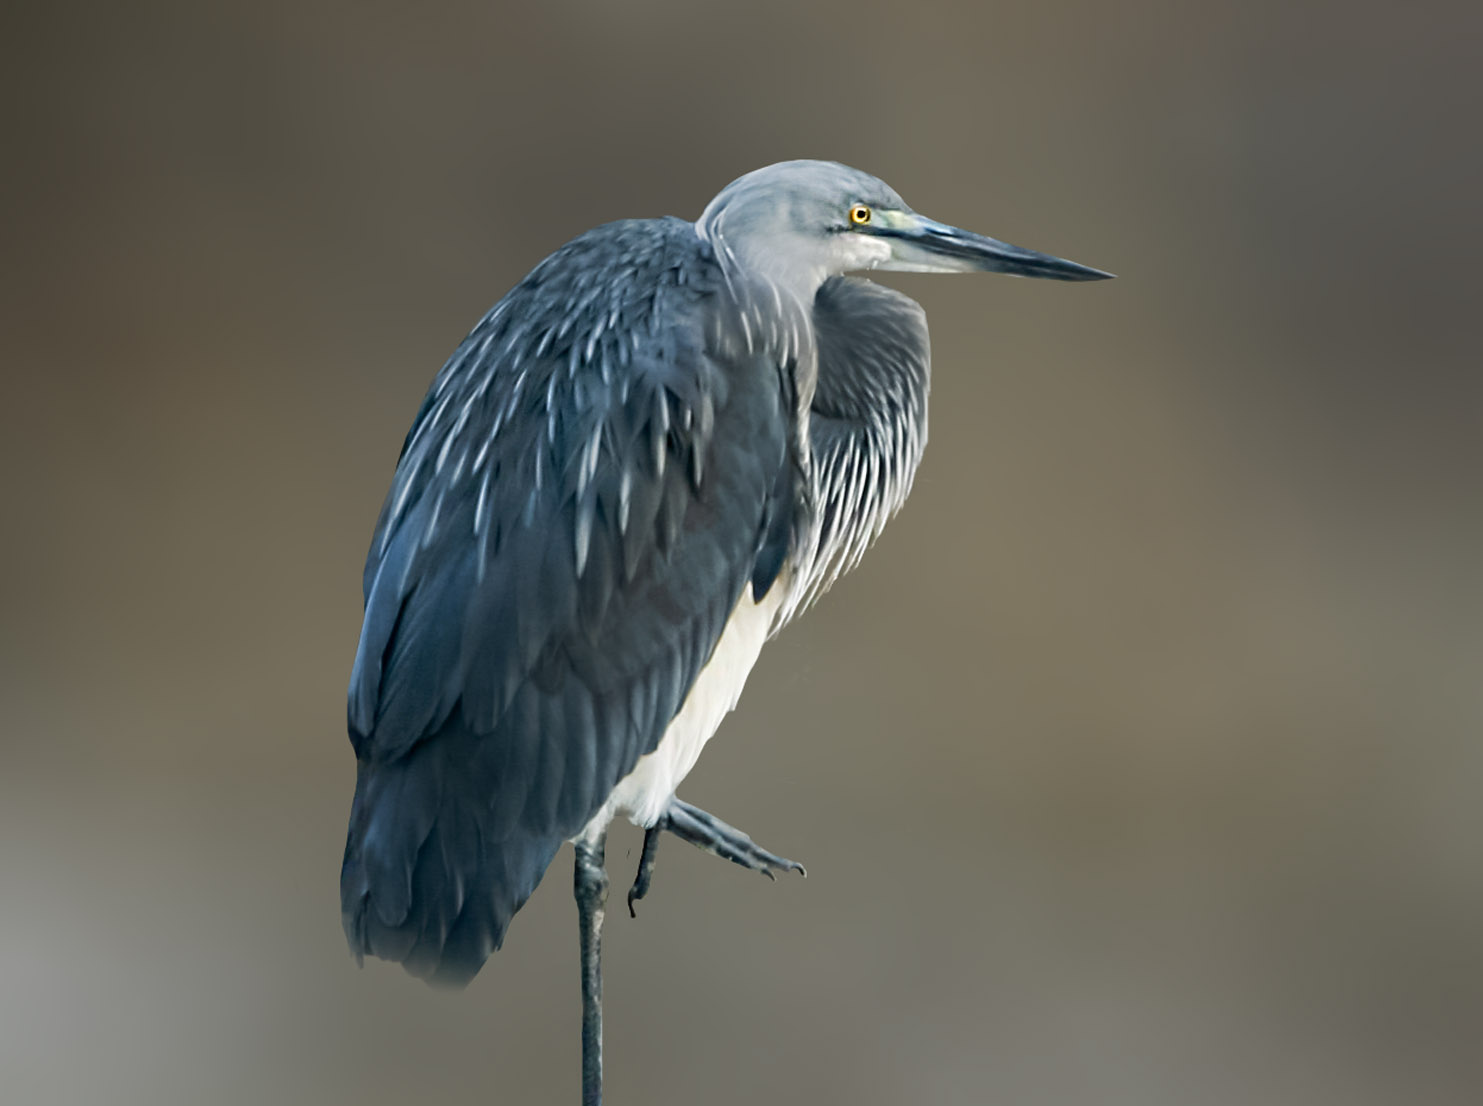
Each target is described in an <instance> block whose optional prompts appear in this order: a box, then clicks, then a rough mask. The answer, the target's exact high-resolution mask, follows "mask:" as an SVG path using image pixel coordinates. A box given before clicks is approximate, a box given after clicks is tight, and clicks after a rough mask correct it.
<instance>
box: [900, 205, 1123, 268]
mask: <svg viewBox="0 0 1483 1106" xmlns="http://www.w3.org/2000/svg"><path fill="white" fill-rule="evenodd" d="M892 215H893V216H894V217H888V219H882V220H881V221H880V223H879V224H878V225H876V226H874V227H873V228H872V230H873V232H874V233H875V234H876V235H877V236H879V237H881V238H886V239H889V240H890V243H891V257H890V258H889V259H888V260H886V261H883V262H882V263H881V264H880V265H879V266H877V268H881V269H898V270H903V271H907V272H923V273H973V272H982V273H1008V274H1010V275H1011V276H1023V277H1041V278H1044V279H1046V280H1108V279H1110V278H1111V277H1112V275H1113V274H1112V273H1104V272H1103V271H1102V270H1101V269H1093V268H1091V267H1089V266H1087V265H1078V264H1077V263H1076V262H1074V261H1066V260H1064V259H1062V258H1059V257H1052V256H1051V255H1050V254H1048V253H1038V252H1036V251H1035V250H1027V249H1025V248H1024V247H1022V246H1011V245H1010V244H1009V243H1008V242H1001V241H999V240H998V239H997V238H989V237H986V236H985V235H982V234H974V233H973V232H972V231H971V230H961V229H959V228H958V227H950V226H948V225H947V224H946V223H939V222H936V221H935V220H932V219H927V218H925V217H923V216H921V215H916V214H905V213H900V214H897V213H892Z"/></svg>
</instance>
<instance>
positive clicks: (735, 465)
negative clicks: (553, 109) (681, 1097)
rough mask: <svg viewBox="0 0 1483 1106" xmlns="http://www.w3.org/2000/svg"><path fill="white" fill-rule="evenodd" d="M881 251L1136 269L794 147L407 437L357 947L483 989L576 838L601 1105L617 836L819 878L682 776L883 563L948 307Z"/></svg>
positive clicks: (656, 236)
mask: <svg viewBox="0 0 1483 1106" xmlns="http://www.w3.org/2000/svg"><path fill="white" fill-rule="evenodd" d="M867 269H899V270H911V271H916V272H954V273H957V272H972V271H988V272H999V273H1011V274H1014V275H1017V276H1031V277H1049V278H1052V279H1055V280H1098V279H1101V278H1103V277H1106V276H1108V275H1109V274H1107V273H1103V272H1100V271H1098V270H1096V269H1089V268H1086V267H1085V266H1082V265H1077V264H1075V263H1073V262H1070V261H1063V260H1060V259H1059V258H1055V257H1050V256H1048V255H1046V254H1042V253H1036V252H1034V251H1032V250H1025V249H1021V248H1019V247H1017V246H1011V245H1008V244H1006V243H1004V242H999V241H996V240H995V239H992V238H985V237H983V236H981V235H978V234H973V233H971V232H969V231H964V230H958V229H956V228H954V227H950V226H947V225H945V224H942V223H938V222H934V221H933V220H931V219H928V218H925V217H923V216H921V215H918V214H917V213H916V212H914V211H912V210H911V209H910V208H909V207H907V206H906V204H905V203H904V202H903V201H902V199H901V197H900V196H898V195H897V194H896V193H895V192H893V191H892V190H891V189H890V188H889V187H887V186H886V185H885V184H884V183H882V182H881V181H879V180H877V179H876V178H874V177H872V176H869V175H868V174H866V173H862V172H859V171H858V170H855V169H850V168H848V167H846V166H843V165H838V164H835V163H832V162H821V161H791V162H784V163H782V164H778V165H772V166H769V167H767V168H765V169H759V170H757V171H756V172H753V173H749V174H747V175H746V176H744V177H741V178H740V179H739V180H736V181H734V182H733V183H731V184H730V185H728V186H727V187H726V188H725V189H723V190H722V191H721V193H720V194H719V195H718V196H717V197H716V198H715V199H714V200H712V201H711V203H710V204H709V205H708V206H707V207H706V209H705V211H704V212H703V213H702V214H701V216H700V218H699V219H697V220H696V221H695V222H693V223H691V222H686V221H684V220H681V219H674V218H669V219H644V220H630V221H625V222H617V223H609V224H607V225H606V226H601V227H598V228H597V229H595V230H592V231H589V232H587V233H586V234H583V235H581V236H580V237H578V238H576V239H574V240H573V241H571V242H569V243H568V244H567V245H565V246H563V247H562V248H561V249H559V250H557V251H556V252H555V253H553V254H552V255H551V256H550V257H548V258H546V259H545V260H544V261H542V262H541V263H540V264H539V265H537V266H536V267H535V269H534V270H533V271H532V272H531V273H530V275H529V276H527V277H526V278H525V279H524V280H522V281H521V282H520V283H519V284H518V285H517V286H516V287H515V288H514V289H512V290H511V291H510V292H509V294H508V295H506V296H505V297H504V298H503V299H502V300H500V302H499V303H498V304H496V305H495V307H494V308H493V309H492V310H491V311H490V312H489V313H488V314H487V315H485V316H484V318H483V319H482V320H480V322H479V324H478V325H477V326H476V327H474V329H473V331H472V332H471V333H470V334H469V335H468V337H467V338H465V339H464V341H463V344H462V345H460V346H459V347H458V349H457V351H456V352H455V353H454V354H453V356H452V357H451V358H450V359H449V360H448V363H447V364H446V365H444V366H443V369H442V371H441V372H439V373H438V375H437V378H436V380H435V381H434V382H433V385H432V388H431V390H430V391H429V392H428V395H427V398H426V399H425V400H424V401H423V404H422V408H421V410H419V411H418V413H417V417H416V419H415V420H414V422H413V424H412V429H411V432H410V433H409V434H408V435H407V439H406V442H405V444H404V445H403V447H402V454H401V459H400V461H399V462H398V464H397V468H396V474H395V476H394V478H393V480H392V486H391V491H390V493H389V494H388V496H387V499H386V504H385V506H384V507H383V508H382V510H381V517H380V520H379V521H378V522H377V524H376V530H375V535H374V537H373V538H372V541H371V551H370V555H369V556H368V558H367V560H366V566H365V574H364V580H363V585H364V590H365V621H364V624H363V627H362V629H361V636H360V645H359V648H358V649H357V651H356V655H355V666H354V670H353V672H352V674H351V678H350V694H349V727H350V740H351V744H352V745H353V746H354V747H355V755H356V767H357V772H356V785H355V799H354V804H353V806H352V808H351V813H350V832H349V839H348V840H347V842H346V845H345V859H344V864H343V867H342V870H341V876H340V894H341V906H342V909H343V916H344V923H345V932H346V935H347V936H348V937H349V940H350V945H351V948H352V949H353V950H354V951H355V953H356V954H357V956H364V955H366V954H370V955H372V956H379V957H383V958H385V959H387V960H393V961H399V962H401V964H402V965H403V966H404V967H405V968H406V969H407V970H408V971H409V972H411V973H412V974H414V975H417V976H421V977H424V978H427V979H429V980H432V981H434V982H443V983H450V984H454V985H463V984H466V983H467V982H468V981H469V980H470V979H472V978H473V976H474V975H475V973H476V972H478V970H479V968H480V966H481V965H482V964H483V963H484V961H485V960H486V959H487V958H488V957H489V955H490V953H492V952H493V951H494V950H495V949H497V948H499V946H500V944H501V942H502V941H503V940H504V936H505V931H506V928H507V927H508V926H509V924H510V919H511V917H512V916H513V915H514V914H515V912H516V911H517V910H519V909H520V907H521V905H522V904H524V902H525V901H526V899H527V898H528V897H529V896H530V894H531V892H533V891H534V890H535V888H536V885H537V884H538V883H539V882H540V880H541V877H542V875H543V874H544V873H545V871H546V868H547V866H548V865H549V864H550V863H551V860H552V858H553V857H554V856H555V854H556V851H557V849H558V848H559V847H560V846H561V843H562V842H563V841H571V842H572V843H573V844H574V846H575V853H576V874H575V890H576V898H577V903H578V907H579V915H580V935H581V952H582V974H581V978H582V997H583V1018H582V1074H583V1101H584V1102H585V1103H587V1104H589V1106H591V1104H595V1103H597V1102H599V1101H600V1099H601V1094H602V1051H601V1050H602V1036H601V1033H602V1023H601V997H602V991H601V973H600V964H599V956H600V942H601V931H602V921H603V911H604V906H605V903H606V899H607V875H606V872H605V870H604V864H603V844H604V840H605V838H606V835H607V829H608V825H609V823H610V822H611V821H612V820H613V819H614V818H615V817H617V816H619V815H622V816H624V817H627V818H629V819H631V820H632V821H633V822H634V823H636V824H637V825H639V826H642V827H644V828H645V830H646V831H647V832H646V835H645V838H644V845H643V852H642V856H641V859H640V862H639V871H638V875H637V878H636V879H635V881H634V885H633V889H632V890H631V891H630V892H629V906H630V908H632V905H633V901H634V900H635V899H637V898H640V897H642V896H643V894H644V892H645V891H646V890H647V889H648V884H649V878H650V875H651V873H652V870H653V863H654V855H655V848H656V845H657V843H658V837H659V834H660V832H661V831H665V830H667V831H669V832H671V833H673V834H675V835H676V836H678V837H681V838H683V839H684V840H686V841H689V842H690V843H691V844H694V845H697V846H699V847H700V848H702V849H706V850H708V851H710V852H712V853H715V854H716V855H718V856H722V857H725V858H726V859H728V860H732V861H735V862H736V863H738V864H741V865H743V866H745V867H747V868H751V869H754V870H756V871H760V872H763V873H766V874H768V875H771V874H772V873H773V872H774V870H780V869H798V870H799V871H801V870H802V869H801V867H800V866H799V865H797V864H795V863H794V862H793V861H791V860H787V859H784V858H783V857H780V856H777V855H775V854H773V853H771V852H768V851H767V850H765V849H762V848H760V847H759V846H758V845H756V844H755V843H754V842H753V841H752V839H751V838H750V837H748V836H747V835H746V834H744V833H742V832H741V831H739V830H737V829H735V828H733V827H731V826H729V825H727V824H726V823H724V822H722V821H720V820H719V819H717V818H715V817H713V816H711V815H710V814H707V813H706V812H705V811H703V810H700V809H698V808H696V807H694V806H691V805H689V804H688V803H685V802H683V801H681V800H680V799H679V798H677V797H676V795H675V788H676V787H677V786H678V785H679V783H680V781H681V780H683V779H684V778H685V775H686V773H688V772H689V771H690V769H691V767H692V766H694V764H695V761H696V758H697V757H698V756H699V755H700V751H701V748H702V747H703V746H704V745H705V743H706V741H707V740H708V739H709V738H710V736H711V734H712V733H714V732H715V730H716V728H717V727H718V726H719V725H720V724H721V720H722V718H723V717H724V716H725V715H726V713H727V712H728V711H730V710H731V708H732V707H733V706H734V705H735V704H736V701H737V697H738V696H739V695H740V694H741V690H742V684H743V683H744V682H745V680H746V677H747V673H748V672H749V671H750V670H751V668H752V665H753V664H754V663H755V662H756V660H757V655H758V653H759V651H760V650H761V648H762V645H763V642H765V641H766V640H767V639H768V638H769V637H770V636H771V635H772V634H775V633H776V632H777V631H778V630H779V629H781V628H782V627H783V626H784V625H786V624H787V623H788V622H789V621H790V620H791V619H792V618H794V617H795V616H796V615H797V614H798V613H799V612H800V611H802V610H803V609H804V608H806V607H807V606H808V605H809V604H810V603H812V602H813V601H814V600H815V599H817V598H818V597H819V596H820V595H821V594H822V593H823V592H824V591H825V590H826V589H827V588H828V587H829V586H830V584H832V583H833V582H834V581H835V580H837V579H838V578H839V577H840V576H841V575H843V574H844V573H846V572H848V571H849V570H850V569H852V568H854V567H855V565H856V564H857V563H858V562H859V560H860V558H861V556H862V555H863V554H864V552H865V550H866V548H867V547H868V546H869V545H870V543H871V542H872V541H873V540H874V539H875V538H876V536H877V535H879V534H880V532H881V530H882V528H883V527H884V526H885V524H886V522H887V520H889V519H890V518H891V516H892V515H893V514H895V513H896V511H897V510H898V509H899V508H900V507H901V505H902V503H903V502H904V501H905V499H906V496H907V493H908V492H909V491H910V489H911V483H912V476H913V474H914V473H915V471H916V467H917V463H918V461H919V460H920V459H921V455H922V448H923V446H924V444H925V442H926V438H927V387H928V372H929V369H928V341H927V321H926V318H925V316H924V315H923V312H922V309H921V307H919V306H918V305H917V304H916V302H914V301H913V300H911V299H908V298H907V297H906V296H904V295H902V294H901V293H899V292H895V291H891V290H889V289H886V288H882V287H880V286H878V285H876V284H873V283H871V282H870V281H867V280H864V279H861V278H858V277H852V276H845V275H844V274H845V273H848V272H854V271H859V270H867Z"/></svg>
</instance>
